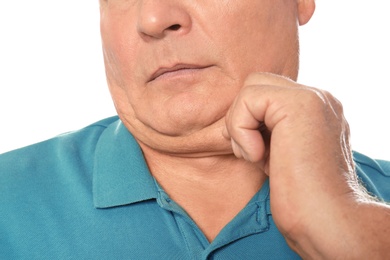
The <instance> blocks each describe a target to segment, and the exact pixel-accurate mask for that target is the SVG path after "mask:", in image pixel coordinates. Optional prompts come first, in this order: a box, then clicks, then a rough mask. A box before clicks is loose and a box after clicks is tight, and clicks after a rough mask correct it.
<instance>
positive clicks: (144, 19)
mask: <svg viewBox="0 0 390 260" xmlns="http://www.w3.org/2000/svg"><path fill="white" fill-rule="evenodd" d="M100 5H101V32H102V42H103V50H104V58H105V65H106V72H107V79H108V85H109V88H110V91H111V94H112V97H113V101H114V103H115V106H116V109H117V111H118V115H119V116H120V118H121V120H122V121H123V123H124V124H125V126H126V127H127V128H128V129H129V131H130V132H131V133H132V134H133V135H134V136H135V138H136V139H137V141H138V143H139V144H140V146H141V148H142V150H143V152H144V155H145V158H146V160H147V163H148V166H149V168H150V170H151V173H152V174H153V176H154V177H155V178H156V179H157V181H158V182H159V183H160V184H161V185H162V186H163V187H164V189H165V190H166V191H167V192H168V194H169V195H170V196H171V197H172V198H173V199H174V200H175V201H176V202H178V203H179V204H180V205H181V206H182V207H183V208H184V209H185V210H186V211H187V212H188V213H189V215H190V216H191V217H192V218H193V219H194V221H195V222H196V223H197V224H198V226H199V227H200V229H201V230H202V231H203V232H204V234H205V235H206V237H207V238H208V239H209V240H210V241H212V240H213V239H214V238H215V236H216V235H217V234H218V232H219V231H220V230H221V229H222V228H223V226H224V225H226V224H227V223H228V222H229V221H230V220H231V219H232V218H233V217H234V216H235V215H236V214H237V213H238V212H239V211H240V210H241V209H242V208H243V207H244V206H245V204H246V203H247V202H248V201H249V200H250V198H251V197H252V196H253V195H254V194H255V193H256V192H257V190H258V189H259V188H260V187H261V185H262V183H263V182H264V180H265V179H266V178H268V177H269V178H270V185H271V209H272V213H273V217H274V219H275V222H276V224H277V226H278V228H279V229H280V231H281V232H282V234H283V235H284V236H285V238H286V240H287V242H288V243H289V245H290V246H291V248H292V249H293V250H295V251H296V252H298V253H299V254H300V255H301V256H302V257H304V258H325V259H335V258H341V259H347V258H356V257H363V258H366V259H367V258H370V259H372V258H373V257H374V258H375V257H378V258H379V257H381V258H383V257H385V256H386V254H388V252H386V251H388V250H386V248H384V247H383V245H385V244H386V243H387V244H388V242H389V241H388V238H387V237H388V236H386V232H388V231H389V227H388V226H387V227H386V226H383V225H382V229H383V230H377V228H376V227H375V226H373V225H370V223H375V222H376V223H377V222H381V223H389V208H388V207H387V206H386V205H383V204H380V203H377V202H375V201H373V200H372V199H371V198H370V197H369V196H367V195H366V194H365V193H364V191H363V190H362V189H361V188H360V186H359V184H358V182H357V179H356V175H355V173H354V164H353V161H352V156H351V149H350V145H349V128H348V124H347V122H346V120H345V118H344V116H343V112H342V106H341V104H340V103H339V102H338V101H337V100H336V99H335V98H334V97H333V96H332V95H331V94H329V93H327V92H325V91H322V90H319V89H316V88H312V87H307V86H304V85H301V84H298V83H297V82H295V81H296V79H297V75H298V64H299V59H298V58H299V57H298V54H299V44H298V26H299V25H303V24H305V23H306V22H308V21H309V20H310V17H311V16H312V14H313V12H314V5H315V4H314V0H297V1H293V0H248V1H236V0H218V1H215V0H212V1H206V0H196V1H195V0H188V1H181V0H166V1H157V0H156V1H153V0H144V1H142V0H105V1H104V0H101V1H100ZM237 173H239V174H237ZM210 194H213V196H209V195H210ZM227 196H231V197H228V198H231V199H230V200H229V201H230V203H229V205H227V204H225V203H224V202H223V198H227ZM183 198H185V199H183ZM221 198H222V199H221ZM319 205H321V207H319ZM210 209H213V210H212V211H210ZM210 212H211V213H210ZM206 214H209V215H208V216H207V215H206ZM210 214H211V215H210ZM210 219H211V220H210ZM362 227H364V228H362ZM361 230H366V232H365V233H364V234H363V233H362V232H361ZM367 230H368V231H367ZM369 235H372V236H373V237H375V239H369V240H368V241H370V242H367V236H369ZM339 237H343V239H344V243H338V240H337V239H335V238H339ZM363 242H364V243H363Z"/></svg>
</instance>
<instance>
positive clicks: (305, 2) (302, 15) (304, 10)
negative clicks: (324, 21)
mask: <svg viewBox="0 0 390 260" xmlns="http://www.w3.org/2000/svg"><path fill="white" fill-rule="evenodd" d="M297 1H298V21H299V25H304V24H306V23H307V22H308V21H309V20H310V18H311V17H312V15H313V13H314V10H315V9H316V2H315V0H297Z"/></svg>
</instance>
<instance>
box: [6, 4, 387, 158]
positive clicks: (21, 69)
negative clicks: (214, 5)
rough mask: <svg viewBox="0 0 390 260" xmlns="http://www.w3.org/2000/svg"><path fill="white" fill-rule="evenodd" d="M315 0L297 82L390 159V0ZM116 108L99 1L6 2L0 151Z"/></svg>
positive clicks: (362, 142)
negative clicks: (327, 96)
mask: <svg viewBox="0 0 390 260" xmlns="http://www.w3.org/2000/svg"><path fill="white" fill-rule="evenodd" d="M316 2H317V10H316V13H315V15H314V17H313V19H312V20H311V22H309V24H307V25H305V26H303V27H301V32H300V34H301V36H300V37H301V72H300V77H299V81H300V82H301V83H303V84H306V85H310V86H315V87H319V88H323V89H326V90H329V91H330V92H331V93H333V94H334V95H335V96H336V97H337V98H338V99H339V100H340V101H341V102H342V103H343V104H344V109H345V115H346V117H347V119H348V121H349V124H350V126H351V131H352V146H353V148H354V150H357V151H360V152H363V153H365V154H367V155H370V156H372V157H375V158H382V159H390V138H389V136H388V133H389V131H390V126H389V124H388V120H389V119H388V112H389V111H390V102H388V99H389V98H388V94H387V93H388V88H389V87H390V83H389V77H388V75H389V72H388V71H389V70H390V65H389V61H390V50H389V48H390V40H389V32H390V28H389V27H390V15H389V13H390V8H389V7H388V5H389V4H388V3H387V2H388V1H387V0H371V1H362V0H317V1H316ZM114 114H115V110H114V107H113V105H112V102H111V98H110V95H109V92H108V90H107V87H106V81H105V75H104V68H103V60H102V55H101V46H100V35H99V7H98V1H97V0H92V1H91V0H89V1H86V0H67V1H55V0H36V1H29V0H18V1H3V3H2V4H1V8H0V153H2V152H5V151H8V150H11V149H15V148H18V147H22V146H25V145H28V144H31V143H35V142H38V141H41V140H44V139H47V138H50V137H53V136H55V135H57V134H60V133H63V132H67V131H71V130H75V129H79V128H81V127H84V126H86V125H88V124H90V123H93V122H95V121H97V120H99V119H102V118H105V117H108V116H111V115H114Z"/></svg>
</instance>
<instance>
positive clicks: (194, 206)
mask: <svg viewBox="0 0 390 260" xmlns="http://www.w3.org/2000/svg"><path fill="white" fill-rule="evenodd" d="M141 147H142V150H143V152H144V155H145V158H146V161H147V163H148V166H149V168H150V171H151V173H152V175H153V176H154V177H155V178H156V180H157V181H158V183H159V184H160V185H161V186H162V187H163V189H164V190H165V192H167V193H168V194H169V196H170V197H171V199H173V200H174V201H175V202H176V203H178V204H179V205H180V206H181V207H182V208H183V209H184V210H185V211H186V212H187V213H188V214H189V215H190V217H191V218H192V219H193V220H194V221H195V223H196V224H197V225H198V227H199V228H200V229H201V230H202V232H203V233H204V234H205V236H206V238H207V239H208V240H209V241H212V240H213V239H214V238H215V237H216V236H217V234H218V233H219V232H220V230H221V229H222V228H223V227H224V226H225V225H226V224H227V223H229V222H230V221H231V220H232V219H233V218H234V217H235V216H236V215H237V214H238V212H239V211H240V210H242V209H243V208H244V207H245V205H246V204H247V203H248V202H249V201H250V199H251V198H252V197H253V196H254V195H255V194H256V192H257V191H258V190H259V189H260V188H261V186H262V184H263V183H264V181H265V179H266V175H265V174H263V173H262V171H261V170H260V168H259V166H258V165H257V164H253V163H249V162H246V161H244V160H242V159H237V158H236V157H234V156H233V155H220V156H205V157H199V156H198V157H180V156H176V155H169V154H164V153H159V152H157V151H155V150H152V149H150V148H148V147H144V146H142V145H141Z"/></svg>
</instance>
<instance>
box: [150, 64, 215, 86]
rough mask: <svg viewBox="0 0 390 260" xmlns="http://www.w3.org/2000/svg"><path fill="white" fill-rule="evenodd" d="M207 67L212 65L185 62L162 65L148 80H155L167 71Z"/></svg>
mask: <svg viewBox="0 0 390 260" xmlns="http://www.w3.org/2000/svg"><path fill="white" fill-rule="evenodd" d="M207 67H210V66H204V65H196V64H184V63H179V64H175V65H173V66H162V67H159V68H158V69H157V70H156V71H154V72H153V74H152V75H151V76H150V78H149V80H148V82H150V81H153V80H155V79H156V78H158V77H159V76H161V75H162V74H164V73H167V72H173V71H177V70H182V69H204V68H207Z"/></svg>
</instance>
